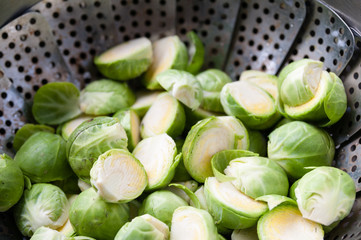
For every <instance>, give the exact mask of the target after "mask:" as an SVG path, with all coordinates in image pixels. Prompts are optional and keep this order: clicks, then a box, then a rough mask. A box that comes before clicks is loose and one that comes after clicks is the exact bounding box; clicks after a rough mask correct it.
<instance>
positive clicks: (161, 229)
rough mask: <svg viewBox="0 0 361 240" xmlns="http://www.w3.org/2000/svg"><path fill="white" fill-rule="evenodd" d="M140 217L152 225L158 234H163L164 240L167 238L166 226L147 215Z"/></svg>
mask: <svg viewBox="0 0 361 240" xmlns="http://www.w3.org/2000/svg"><path fill="white" fill-rule="evenodd" d="M140 217H141V218H143V219H145V220H146V221H147V222H149V223H150V224H152V225H153V226H154V227H155V228H156V229H157V230H158V231H159V232H161V233H163V236H164V239H168V238H169V228H168V226H167V224H165V223H164V222H162V221H160V220H158V219H157V218H155V217H153V216H152V215H149V214H144V215H142V216H140Z"/></svg>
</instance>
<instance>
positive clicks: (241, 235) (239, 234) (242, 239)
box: [231, 226, 258, 240]
mask: <svg viewBox="0 0 361 240" xmlns="http://www.w3.org/2000/svg"><path fill="white" fill-rule="evenodd" d="M231 240H258V235H257V226H254V227H251V228H246V229H236V230H233V232H232V236H231Z"/></svg>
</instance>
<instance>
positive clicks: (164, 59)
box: [143, 36, 188, 90]
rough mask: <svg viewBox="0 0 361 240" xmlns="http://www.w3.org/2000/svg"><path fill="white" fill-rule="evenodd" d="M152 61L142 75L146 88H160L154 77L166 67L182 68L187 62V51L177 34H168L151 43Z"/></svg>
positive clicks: (184, 67)
mask: <svg viewBox="0 0 361 240" xmlns="http://www.w3.org/2000/svg"><path fill="white" fill-rule="evenodd" d="M153 54H154V56H153V62H152V64H151V65H150V67H149V69H148V70H147V72H146V73H145V75H144V77H143V84H144V85H145V86H146V88H148V89H151V90H154V89H162V87H161V86H160V85H159V83H158V81H157V80H156V79H155V77H156V76H157V75H158V74H159V73H161V72H163V71H165V70H167V69H179V70H184V69H186V67H187V63H188V53H187V49H186V47H185V45H184V43H183V42H182V41H181V40H180V39H179V37H178V36H169V37H165V38H162V39H159V40H157V41H155V42H154V43H153Z"/></svg>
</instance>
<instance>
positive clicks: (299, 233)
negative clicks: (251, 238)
mask: <svg viewBox="0 0 361 240" xmlns="http://www.w3.org/2000/svg"><path fill="white" fill-rule="evenodd" d="M257 233H258V237H259V239H260V240H269V239H280V240H289V239H299V240H304V239H312V240H321V239H323V236H324V233H323V230H322V226H321V225H320V224H318V223H315V222H312V221H310V220H307V219H305V218H303V217H302V215H301V213H300V211H299V210H298V209H297V206H294V205H280V206H277V207H275V208H274V209H272V210H271V211H269V212H267V213H266V214H264V215H263V216H262V217H261V218H260V219H259V221H258V224H257Z"/></svg>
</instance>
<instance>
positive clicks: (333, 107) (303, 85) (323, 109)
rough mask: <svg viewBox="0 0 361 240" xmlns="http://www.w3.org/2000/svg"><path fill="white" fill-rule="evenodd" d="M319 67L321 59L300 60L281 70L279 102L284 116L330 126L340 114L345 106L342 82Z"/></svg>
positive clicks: (344, 109)
mask: <svg viewBox="0 0 361 240" xmlns="http://www.w3.org/2000/svg"><path fill="white" fill-rule="evenodd" d="M322 67H323V63H322V62H319V61H315V60H311V59H303V60H299V61H296V62H293V63H291V64H289V65H287V66H286V67H285V68H283V69H282V71H281V73H280V76H279V84H278V89H279V94H280V97H279V99H278V100H279V103H278V105H279V108H280V110H281V112H283V114H284V115H285V116H286V117H287V118H291V119H295V120H303V121H310V122H313V123H315V124H318V125H320V126H330V125H332V124H334V123H336V122H337V121H338V120H339V119H340V118H341V117H342V116H343V114H344V113H345V111H346V108H347V97H346V93H345V88H344V86H343V83H342V81H341V80H340V78H339V77H337V76H336V75H335V74H334V73H332V72H331V73H328V72H327V71H323V70H322Z"/></svg>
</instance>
